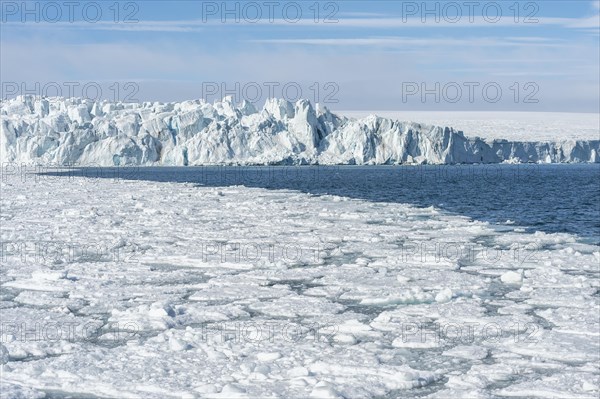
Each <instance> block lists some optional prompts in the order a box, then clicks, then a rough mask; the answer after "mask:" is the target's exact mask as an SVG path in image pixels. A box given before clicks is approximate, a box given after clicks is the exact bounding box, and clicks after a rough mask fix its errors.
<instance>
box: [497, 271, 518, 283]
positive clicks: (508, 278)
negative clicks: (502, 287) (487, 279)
mask: <svg viewBox="0 0 600 399" xmlns="http://www.w3.org/2000/svg"><path fill="white" fill-rule="evenodd" d="M500 280H501V281H502V282H503V283H505V284H522V283H523V269H519V270H518V271H516V272H513V271H508V272H506V273H504V274H503V275H502V276H500Z"/></svg>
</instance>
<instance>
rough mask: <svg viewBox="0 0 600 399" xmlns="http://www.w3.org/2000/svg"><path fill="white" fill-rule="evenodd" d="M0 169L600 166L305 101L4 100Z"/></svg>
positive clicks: (543, 146) (575, 152)
mask: <svg viewBox="0 0 600 399" xmlns="http://www.w3.org/2000/svg"><path fill="white" fill-rule="evenodd" d="M0 161H2V162H3V163H6V162H21V163H36V164H40V163H44V164H55V165H81V166H124V165H143V166H160V165H169V166H192V165H316V164H319V165H385V164H460V163H501V162H510V163H529V162H534V163H567V162H569V163H570V162H573V163H578V162H591V163H599V162H600V138H599V139H598V140H567V139H565V140H557V141H539V142H535V141H509V140H499V139H495V140H489V139H488V140H486V139H483V138H480V137H467V136H465V134H464V133H463V132H462V131H458V130H455V129H453V128H451V127H443V126H434V125H428V124H421V123H414V122H402V121H398V120H393V119H389V118H382V117H378V116H375V115H370V116H368V117H365V118H360V119H354V118H348V117H344V116H342V115H336V114H334V113H332V112H330V111H329V109H327V107H323V106H320V105H319V104H316V106H315V107H313V105H312V104H311V103H310V102H309V101H307V100H299V101H297V102H296V103H295V104H292V103H291V102H289V101H286V100H282V99H268V100H267V101H266V103H265V104H264V106H263V108H262V109H261V110H258V109H257V108H256V107H255V106H254V105H253V104H251V103H248V102H245V101H244V102H242V103H241V104H237V105H236V104H234V102H233V100H232V98H231V97H226V98H224V99H223V100H222V101H216V102H214V103H212V104H211V103H208V102H206V101H204V100H190V101H184V102H179V103H160V102H144V103H122V102H109V101H106V100H103V101H94V100H90V99H83V98H62V97H52V98H41V97H38V96H20V97H17V98H14V99H8V100H2V101H0Z"/></svg>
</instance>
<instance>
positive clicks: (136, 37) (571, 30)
mask: <svg viewBox="0 0 600 399" xmlns="http://www.w3.org/2000/svg"><path fill="white" fill-rule="evenodd" d="M1 3H2V7H1V9H0V10H1V12H2V15H1V18H2V19H1V21H2V22H1V26H0V56H1V57H0V58H1V59H0V67H1V69H0V79H1V80H2V83H3V86H2V89H3V93H2V97H3V98H5V97H7V96H8V97H10V96H11V94H12V93H16V94H21V93H22V92H23V91H24V90H25V89H28V90H32V91H33V92H36V91H37V92H40V93H42V94H44V93H46V94H50V95H53V93H55V92H57V89H56V87H57V86H58V87H60V89H61V91H62V94H64V95H66V94H68V93H69V87H73V88H72V89H71V90H72V92H73V94H75V95H79V96H81V95H84V96H85V95H87V96H88V97H94V96H96V94H95V93H96V92H97V91H96V89H95V88H96V87H99V88H100V90H102V93H101V96H102V97H103V98H115V97H116V98H118V99H126V100H128V99H137V100H142V101H150V100H157V101H179V100H185V99H195V98H205V99H207V100H209V101H212V100H215V99H216V98H217V97H221V96H222V95H225V94H232V95H233V96H234V97H235V99H236V100H239V99H241V97H243V96H244V95H246V97H250V98H251V99H253V100H255V101H256V102H258V103H261V102H262V100H264V97H266V96H268V94H269V93H272V94H274V95H275V96H277V97H286V98H288V99H290V100H294V99H295V98H297V97H299V96H301V97H304V98H308V99H310V100H312V101H318V102H321V103H326V105H327V106H328V107H329V108H332V109H345V110H352V109H354V110H374V111H375V110H440V111H441V110H463V111H464V110H466V111H471V110H503V111H504V110H510V111H564V112H598V109H599V106H600V105H599V104H600V103H599V96H600V93H599V91H600V81H599V71H600V45H599V38H600V36H599V25H600V16H599V2H598V1H589V0H585V1H577V0H566V1H548V0H542V1H521V2H517V1H514V0H509V1H496V2H488V1H475V2H468V1H454V2H452V1H427V2H424V1H416V2H406V1H346V0H344V1H318V2H317V1H312V0H309V1H297V2H288V1H272V2H268V1H254V2H252V1H240V2H231V1H230V2H227V3H226V5H225V6H224V4H225V3H224V2H222V1H216V2H202V1H135V2H133V1H122V2H118V3H117V2H116V1H113V0H109V1H98V2H96V3H94V2H87V1H82V2H79V1H76V2H74V3H73V5H72V6H71V8H69V6H67V5H65V2H64V1H54V2H53V1H28V2H22V1H15V2H13V1H2V2H1ZM298 5H299V7H298ZM498 6H500V7H499V8H498ZM225 8H226V9H225ZM84 10H85V11H84ZM117 10H118V12H117ZM227 10H229V11H230V12H229V13H226V11H227ZM316 10H318V11H319V12H318V14H316ZM26 11H28V12H26ZM258 12H260V14H261V15H260V17H258V15H259V14H258ZM86 16H87V18H85V17H86ZM236 17H237V18H238V19H239V21H237V22H236ZM297 17H300V18H299V19H298V18H297ZM223 19H225V20H223ZM70 82H79V83H80V86H79V87H75V86H74V83H70ZM90 82H93V83H94V84H93V85H92V86H93V87H92V89H91V90H90V89H88V90H87V92H86V93H83V89H82V87H83V85H87V86H85V87H88V88H89V87H90ZM129 82H133V83H134V84H135V87H134V86H131V84H129ZM36 83H37V86H36ZM23 84H24V86H23ZM69 85H70V86H69ZM17 87H18V88H17ZM52 87H54V89H52ZM44 88H45V89H44ZM284 88H285V90H284ZM259 90H260V92H259ZM459 90H460V91H459ZM498 90H500V91H498ZM423 91H427V92H428V93H429V94H427V95H423ZM258 94H262V96H260V97H259V96H258Z"/></svg>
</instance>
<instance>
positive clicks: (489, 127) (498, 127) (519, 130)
mask: <svg viewBox="0 0 600 399" xmlns="http://www.w3.org/2000/svg"><path fill="white" fill-rule="evenodd" d="M339 114H341V115H345V116H347V117H352V118H364V117H366V116H368V115H369V114H376V115H378V116H381V117H384V118H391V119H399V120H406V121H419V122H421V123H428V124H432V125H440V126H452V127H454V128H455V129H457V130H462V131H463V132H464V133H465V135H466V136H468V137H475V136H479V137H481V138H485V139H490V140H494V139H497V140H501V139H506V140H513V141H559V140H566V139H568V140H598V139H600V114H597V113H596V114H593V113H567V112H483V111H480V112H477V111H472V112H467V111H463V112H456V111H447V112H443V111H433V112H432V111H397V112H395V111H377V112H370V111H339Z"/></svg>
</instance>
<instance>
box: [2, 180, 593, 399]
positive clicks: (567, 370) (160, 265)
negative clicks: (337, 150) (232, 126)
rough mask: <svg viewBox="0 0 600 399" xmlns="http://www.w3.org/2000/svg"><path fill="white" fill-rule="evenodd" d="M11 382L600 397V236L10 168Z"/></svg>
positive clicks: (105, 393) (11, 394)
mask: <svg viewBox="0 0 600 399" xmlns="http://www.w3.org/2000/svg"><path fill="white" fill-rule="evenodd" d="M1 189H2V196H1V206H2V208H1V209H2V212H1V223H2V229H1V239H2V243H3V248H2V249H3V252H2V263H3V267H2V268H1V269H0V273H1V274H0V279H1V280H0V283H1V289H2V294H1V297H0V300H1V302H0V309H1V316H2V323H1V325H2V346H1V347H0V349H1V360H2V366H1V371H2V375H1V385H0V390H1V395H2V397H3V398H18V397H27V398H31V397H43V396H44V395H45V394H46V395H48V396H49V397H67V396H68V395H73V396H75V397H90V398H96V397H119V398H168V397H186V398H195V397H207V398H211V397H214V398H233V397H252V398H267V397H280V398H304V397H315V398H334V397H345V398H370V397H389V398H405V397H417V396H419V397H431V398H458V397H462V398H498V397H539V398H597V397H598V395H599V392H598V386H599V376H600V365H599V360H600V357H599V350H600V336H599V331H600V330H599V327H600V325H599V316H598V306H599V296H598V293H599V288H600V287H599V285H600V284H599V280H598V267H599V262H600V251H599V247H598V246H594V245H587V244H584V243H582V242H581V241H579V240H578V239H577V238H576V237H574V236H571V235H567V234H559V233H557V234H546V233H535V234H526V233H523V232H522V230H520V229H519V228H518V227H516V226H511V225H506V226H501V227H498V226H492V225H489V224H487V223H484V222H478V221H474V220H471V219H469V218H466V217H461V216H456V215H450V214H446V213H444V212H442V211H441V210H439V209H436V208H416V207H412V206H409V205H404V204H398V203H383V202H369V201H364V200H357V199H348V198H343V197H336V196H313V195H310V194H304V193H299V192H294V191H283V190H267V189H261V188H245V187H241V186H232V187H225V188H210V187H201V186H197V185H193V184H182V183H169V182H166V183H159V182H150V181H142V180H140V181H130V180H122V179H109V178H106V179H91V178H85V177H61V178H58V177H50V176H45V177H39V176H38V177H37V178H36V177H35V176H33V175H27V177H26V178H23V177H22V176H20V175H14V176H6V177H5V179H3V181H2V183H1Z"/></svg>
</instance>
